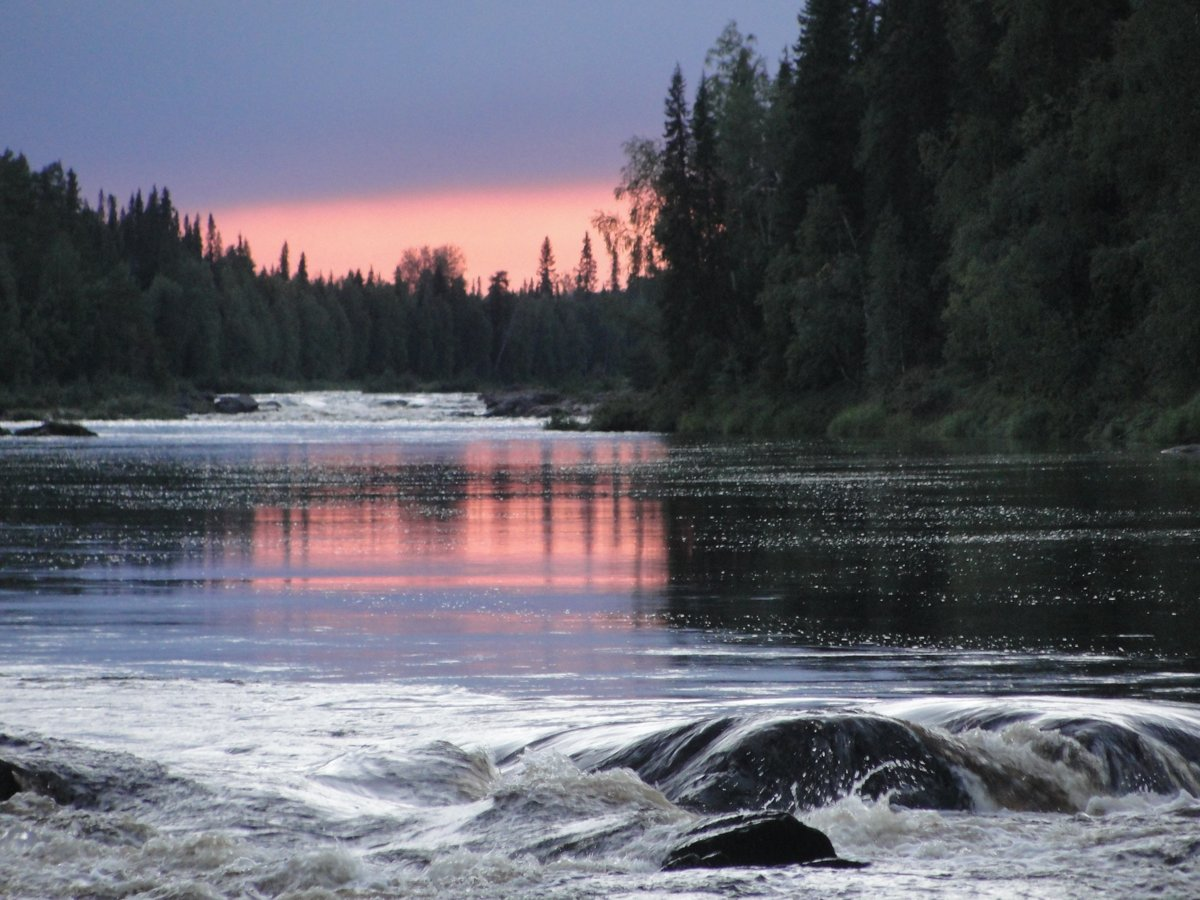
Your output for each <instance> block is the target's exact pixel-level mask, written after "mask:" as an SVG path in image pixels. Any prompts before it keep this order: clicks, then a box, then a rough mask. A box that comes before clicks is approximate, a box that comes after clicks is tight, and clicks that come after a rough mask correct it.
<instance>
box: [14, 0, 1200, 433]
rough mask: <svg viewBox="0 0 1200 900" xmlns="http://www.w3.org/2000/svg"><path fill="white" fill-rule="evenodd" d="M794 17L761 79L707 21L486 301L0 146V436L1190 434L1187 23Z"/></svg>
mask: <svg viewBox="0 0 1200 900" xmlns="http://www.w3.org/2000/svg"><path fill="white" fill-rule="evenodd" d="M798 26H799V29H798V30H799V36H798V38H797V39H796V42H795V44H794V45H793V46H792V47H791V48H790V50H789V52H788V53H787V54H786V55H785V56H784V58H783V59H781V60H778V61H768V60H765V59H764V58H763V57H762V56H761V55H759V53H758V51H757V45H756V42H755V39H754V38H753V36H747V35H742V34H741V33H739V32H738V31H737V28H736V26H735V25H734V24H733V23H731V24H730V26H729V27H727V28H726V30H725V31H724V32H723V33H722V34H721V35H720V36H719V37H718V38H717V40H716V43H715V44H714V46H713V48H712V50H711V51H710V53H709V54H708V57H707V58H706V61H705V70H704V74H703V76H702V77H701V78H700V79H699V81H698V83H697V84H695V85H694V86H692V88H693V89H689V86H688V85H687V84H685V82H684V80H683V77H682V74H681V72H680V70H679V69H678V68H676V69H675V72H674V74H673V76H672V77H671V79H670V82H669V87H668V92H667V96H666V99H665V103H664V117H663V131H662V134H661V136H660V137H657V138H653V139H651V138H640V137H639V138H632V139H630V140H629V141H627V142H626V144H625V153H626V165H625V167H624V168H623V170H622V172H621V178H620V183H619V184H618V185H617V187H616V188H615V191H614V194H615V199H616V200H617V201H618V203H619V204H621V205H622V207H623V209H622V211H621V213H619V214H618V213H611V212H604V211H597V213H596V215H595V217H594V218H593V219H592V221H591V223H590V226H591V227H590V230H588V231H586V232H585V233H584V235H583V240H582V245H581V248H580V250H579V257H578V262H577V263H576V264H573V265H572V264H565V265H560V264H559V263H558V262H557V261H556V256H555V251H554V248H552V247H551V246H550V242H549V240H548V239H547V240H546V241H544V242H543V243H542V246H541V247H540V250H538V248H531V258H532V257H533V253H534V252H535V251H536V252H537V253H538V255H537V259H538V270H537V271H538V274H537V276H536V278H534V279H532V280H530V281H527V282H526V283H524V284H522V285H519V286H517V285H511V284H510V283H509V279H508V275H507V273H506V272H503V271H499V272H496V273H494V274H492V275H491V276H490V277H489V278H487V280H486V285H485V284H484V281H483V280H482V279H476V280H475V281H474V283H473V284H472V283H468V282H467V279H466V278H465V276H464V272H465V271H466V267H465V260H464V258H463V255H462V253H461V251H460V250H458V248H456V247H454V246H443V247H437V248H430V247H421V248H409V249H408V250H405V251H403V252H402V253H401V254H400V262H399V263H398V265H397V266H396V269H395V272H394V273H393V274H392V276H391V278H390V279H389V278H387V277H385V276H384V275H382V274H381V273H377V272H374V271H369V272H368V273H367V274H366V275H365V276H364V275H363V273H362V272H361V271H353V272H349V273H346V274H345V275H344V276H340V277H335V276H334V275H332V274H325V275H320V274H313V273H310V272H309V271H308V265H307V262H306V259H305V256H304V254H303V253H300V254H299V257H298V261H296V260H294V259H293V256H292V255H291V254H290V253H289V248H288V246H287V244H286V243H285V244H284V245H283V247H282V248H281V249H280V251H279V256H278V261H277V262H273V263H271V264H269V265H264V264H261V263H259V262H256V261H255V259H254V257H253V256H252V254H251V251H250V247H249V245H248V243H247V242H246V241H245V240H244V239H243V238H242V237H241V236H238V238H237V240H236V242H234V243H232V244H230V243H226V242H225V241H224V240H223V239H222V235H221V232H220V230H219V229H218V227H217V224H216V222H215V221H214V220H213V217H212V216H211V215H209V216H208V217H207V220H206V221H204V220H202V218H201V216H200V215H199V214H196V215H189V214H184V215H183V216H182V220H181V216H180V212H179V211H178V210H177V209H176V208H175V207H174V205H173V203H172V200H171V197H170V193H169V191H168V190H167V189H166V188H163V189H161V190H159V189H158V188H157V187H155V188H153V189H152V190H151V191H150V193H149V195H148V196H146V197H143V195H142V193H141V192H140V191H139V192H137V193H136V194H135V195H134V196H132V197H130V198H129V200H128V202H127V203H126V204H125V205H123V206H122V205H119V204H118V201H117V200H116V198H114V197H113V196H111V195H105V194H104V193H103V192H101V193H100V195H99V197H98V198H97V199H96V201H95V205H94V206H93V205H92V204H91V203H89V202H88V201H86V200H84V199H83V198H82V197H81V196H80V191H79V185H78V180H77V178H76V176H75V173H74V172H73V171H71V170H69V169H67V170H64V168H63V167H62V165H61V164H60V163H53V164H51V165H49V166H47V167H45V168H44V169H42V170H41V171H34V170H33V169H31V168H30V166H29V164H28V162H27V161H26V159H25V158H24V157H23V156H20V155H16V154H14V153H13V152H12V151H6V152H5V153H4V154H3V155H2V156H0V419H2V420H6V421H7V420H13V419H24V418H49V417H53V418H89V417H90V418H107V417H129V416H158V417H161V416H176V415H182V414H186V413H187V412H193V411H199V409H198V407H197V404H199V405H200V406H203V404H204V402H205V401H203V400H199V401H198V400H197V399H196V398H198V397H199V398H203V397H204V396H206V395H208V394H216V393H254V392H256V391H258V392H261V391H271V392H277V391H284V390H302V389H318V388H329V387H339V388H345V387H354V388H358V389H363V390H367V391H385V390H386V391H406V390H416V389H454V390H467V391H476V392H480V393H488V392H491V393H497V392H502V391H507V392H510V393H513V392H516V393H520V392H527V393H528V392H536V391H555V392H558V393H559V394H561V395H563V397H565V398H573V399H574V400H577V401H579V403H577V404H575V405H574V406H572V405H571V404H570V403H565V401H564V403H562V404H560V406H559V408H558V409H557V411H556V410H555V409H546V410H545V412H546V415H545V417H546V418H547V420H548V424H549V426H550V427H556V428H582V427H591V428H594V429H601V430H603V429H607V430H652V431H661V432H676V433H680V434H684V435H694V434H716V435H731V436H732V435H744V436H749V437H799V438H822V439H832V440H841V441H884V442H892V443H902V442H908V441H938V442H946V443H978V442H989V441H990V442H1006V443H1010V444H1016V445H1023V446H1024V445H1052V444H1058V445H1069V444H1079V443H1087V444H1091V445H1108V446H1122V445H1135V446H1157V447H1166V446H1173V445H1181V444H1196V443H1200V367H1198V366H1197V348H1198V347H1200V255H1198V254H1197V253H1196V252H1195V251H1196V247H1198V246H1200V156H1198V155H1197V154H1196V153H1195V147H1196V146H1200V114H1198V113H1197V106H1196V103H1195V97H1197V96H1200V57H1198V56H1197V55H1196V54H1195V47H1196V46H1197V45H1200V17H1198V16H1197V15H1196V14H1195V10H1194V9H1193V8H1192V7H1191V6H1190V5H1189V3H1188V2H1187V0H1160V2H1156V3H1140V4H1139V3H1130V2H1128V0H1106V2H1103V3H1096V4H1091V5H1090V6H1088V7H1087V8H1086V10H1076V11H1075V12H1073V13H1072V14H1070V15H1066V14H1063V13H1062V12H1061V5H1060V4H1057V3H1055V2H1053V0H1034V2H1031V3H1024V4H1017V5H1013V4H1010V3H1004V2H1000V0H989V2H982V3H969V4H968V3H956V2H944V0H916V2H903V3H902V2H899V0H877V2H856V0H850V2H847V0H810V2H809V3H808V4H807V5H806V6H805V8H804V11H803V12H802V13H800V15H799V16H798ZM1062 48H1069V51H1070V52H1064V51H1063V50H1062ZM593 236H598V239H597V240H596V241H595V242H594V243H593V240H592V238H593ZM208 402H210V401H208ZM581 404H582V405H581ZM543 406H544V405H543ZM585 420H586V424H585Z"/></svg>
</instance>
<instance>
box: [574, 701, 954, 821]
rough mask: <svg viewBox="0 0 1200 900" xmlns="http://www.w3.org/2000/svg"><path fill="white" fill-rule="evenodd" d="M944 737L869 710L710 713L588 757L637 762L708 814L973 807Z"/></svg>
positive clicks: (606, 762) (647, 775) (686, 803)
mask: <svg viewBox="0 0 1200 900" xmlns="http://www.w3.org/2000/svg"><path fill="white" fill-rule="evenodd" d="M944 744H945V740H944V738H941V737H939V736H937V735H934V734H932V733H931V732H928V731H926V730H924V729H921V728H919V727H918V726H915V725H910V724H907V723H903V722H900V721H897V720H895V719H888V718H885V717H882V716H870V715H832V716H830V715H824V716H798V717H794V718H786V719H753V718H752V719H745V720H739V719H729V718H722V719H708V720H702V721H699V722H693V723H690V724H688V725H686V726H683V727H681V728H673V729H670V730H668V731H664V732H659V733H657V734H653V735H650V736H649V737H646V738H643V739H642V740H640V741H637V742H636V743H634V744H632V745H630V746H628V747H624V748H622V749H620V750H617V751H615V752H610V753H606V754H602V755H599V754H580V755H579V756H578V760H579V762H580V764H581V765H584V766H587V767H590V768H597V769H607V768H614V767H621V766H623V767H627V768H631V769H633V770H634V771H635V772H637V773H638V775H639V776H640V777H641V778H642V779H643V780H644V781H646V782H648V783H650V784H652V785H654V786H655V787H656V788H658V789H659V790H661V791H662V792H663V793H664V794H666V796H667V797H668V798H670V799H671V800H672V801H673V802H675V803H678V804H679V805H680V806H683V807H685V808H689V809H694V810H699V811H701V812H709V813H722V812H733V811H735V810H742V809H768V810H779V811H790V810H793V809H814V808H817V807H820V806H824V805H826V804H828V803H830V802H832V801H834V800H836V799H838V798H839V797H843V796H846V795H848V794H850V793H858V794H860V795H862V796H865V797H870V798H872V799H878V798H880V797H884V796H886V797H888V798H889V800H890V801H891V802H892V803H895V804H896V805H898V806H907V807H914V808H925V809H970V808H971V798H970V796H969V794H968V793H967V791H966V790H965V788H964V786H963V784H962V782H961V781H960V779H959V778H958V777H957V775H956V773H955V765H956V764H957V762H958V761H957V758H956V757H955V756H954V755H953V754H952V753H948V752H947V750H948V748H947V747H946V746H943V745H944Z"/></svg>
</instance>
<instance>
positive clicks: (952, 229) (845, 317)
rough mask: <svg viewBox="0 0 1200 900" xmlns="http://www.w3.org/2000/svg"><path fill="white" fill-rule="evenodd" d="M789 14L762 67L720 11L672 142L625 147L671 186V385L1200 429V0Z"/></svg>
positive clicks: (879, 3)
mask: <svg viewBox="0 0 1200 900" xmlns="http://www.w3.org/2000/svg"><path fill="white" fill-rule="evenodd" d="M798 19H799V25H800V31H799V38H798V40H797V41H796V43H795V44H794V46H793V47H792V48H791V49H790V51H789V53H788V54H786V56H785V58H784V59H783V60H782V61H781V63H780V64H779V65H778V67H777V68H775V70H774V71H773V72H769V71H768V66H767V64H766V62H765V61H764V60H763V58H762V57H761V56H760V55H759V54H758V52H757V50H756V46H755V42H754V39H753V37H744V36H742V35H741V34H740V33H739V32H738V31H737V29H736V27H735V26H733V25H731V26H730V27H729V28H727V29H726V31H725V32H724V33H723V34H722V35H721V36H720V38H719V39H718V41H717V43H716V45H715V46H714V48H713V50H712V51H711V53H710V54H709V56H708V59H707V61H706V67H705V73H704V75H703V77H702V78H701V79H700V80H699V83H698V84H697V85H696V86H695V89H694V91H692V92H691V93H690V94H689V92H688V90H687V86H686V85H685V83H684V80H683V77H682V75H681V74H680V70H679V69H678V68H676V70H675V73H674V76H673V78H672V79H671V81H670V85H669V89H668V93H667V97H666V102H665V116H664V129H663V133H662V137H661V139H658V140H654V141H646V140H635V141H633V142H631V143H630V145H628V146H627V151H628V156H629V161H630V162H629V166H628V167H627V169H626V173H625V176H626V177H625V181H624V184H623V187H624V188H625V189H626V190H627V191H630V192H634V191H636V190H637V189H638V187H639V185H645V184H651V185H653V187H654V203H655V205H656V208H655V210H654V225H653V229H652V233H653V237H654V239H655V241H656V245H657V248H658V252H659V254H660V256H661V263H662V272H661V275H660V280H661V285H660V290H661V315H662V321H661V327H662V335H663V338H664V345H665V361H666V368H665V373H664V375H665V377H664V380H663V383H662V385H661V387H660V391H661V393H662V395H663V396H669V397H672V398H673V399H672V403H675V404H677V405H678V404H679V403H680V401H682V405H683V406H684V407H686V406H688V405H690V406H691V407H693V408H694V409H696V410H698V411H699V413H698V415H699V417H700V420H701V421H704V416H705V415H706V414H707V415H710V416H711V415H712V410H713V409H714V399H713V398H718V400H717V401H716V403H715V406H716V407H719V406H720V402H719V399H720V398H736V397H745V396H747V395H753V396H758V397H761V396H764V395H765V396H769V397H772V398H775V399H776V400H778V401H780V403H781V404H783V405H784V406H786V404H787V403H788V402H799V401H802V400H803V399H804V398H806V397H814V396H822V395H824V396H828V395H830V394H831V393H832V394H836V395H839V396H843V397H851V398H854V397H858V398H868V400H869V403H868V404H867V405H871V404H874V408H875V409H876V411H877V412H878V413H879V414H880V416H882V417H886V416H889V415H892V416H894V415H896V414H901V415H907V416H913V415H915V416H917V417H920V416H926V417H929V416H946V417H948V418H947V421H949V422H950V426H949V427H951V428H952V429H953V427H959V428H967V427H968V426H967V424H966V421H967V419H969V418H970V417H971V415H975V416H976V417H984V416H986V415H991V416H992V417H993V419H994V420H996V421H1000V420H1003V421H1006V422H1007V423H1008V424H1009V425H1010V426H1012V427H1013V428H1014V429H1016V430H1020V429H1021V427H1026V428H1028V429H1030V430H1032V431H1034V432H1038V431H1041V432H1046V433H1050V434H1054V433H1062V434H1080V433H1083V432H1086V431H1087V430H1088V429H1092V430H1095V429H1097V428H1104V427H1107V428H1108V429H1109V430H1110V431H1111V432H1113V436H1119V433H1120V432H1121V431H1122V430H1123V429H1125V428H1128V427H1132V425H1133V418H1136V416H1138V415H1141V416H1142V417H1143V419H1144V418H1145V417H1146V416H1147V415H1150V414H1151V413H1148V412H1147V410H1158V411H1164V410H1171V409H1178V408H1180V407H1187V408H1188V409H1190V411H1191V416H1192V422H1193V423H1194V424H1195V425H1196V426H1200V395H1197V389H1198V388H1200V375H1198V374H1197V367H1196V361H1197V353H1198V352H1200V253H1197V250H1196V248H1197V247H1200V154H1197V153H1196V149H1195V148H1196V147H1198V146H1200V102H1198V101H1197V97H1200V54H1197V53H1196V47H1198V46H1200V10H1198V8H1197V7H1196V5H1195V4H1194V3H1192V2H1189V0H1140V2H1138V0H1086V2H1084V0H1022V2H1019V3H1014V2H1011V0H875V2H872V0H809V2H808V3H807V4H806V6H805V9H804V11H803V12H802V13H801V14H800V15H799V17H798ZM777 408H782V406H777ZM705 410H707V411H708V412H707V413H706V412H705ZM971 410H974V412H971ZM955 411H957V417H955V416H954V415H951V414H952V413H954V412H955ZM996 421H993V422H992V423H991V424H992V425H993V426H994V425H995V424H996ZM955 422H957V426H955V424H954V423H955ZM710 424H711V423H710ZM742 424H745V423H742Z"/></svg>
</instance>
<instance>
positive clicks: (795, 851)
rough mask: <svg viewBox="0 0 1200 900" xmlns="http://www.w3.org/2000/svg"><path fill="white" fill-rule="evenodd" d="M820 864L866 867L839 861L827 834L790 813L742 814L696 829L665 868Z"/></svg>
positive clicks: (709, 821) (724, 817)
mask: <svg viewBox="0 0 1200 900" xmlns="http://www.w3.org/2000/svg"><path fill="white" fill-rule="evenodd" d="M816 862H829V863H833V864H835V865H837V864H840V865H843V866H846V867H856V866H860V865H862V864H861V863H852V862H850V861H849V860H842V859H839V858H838V855H837V853H836V852H835V851H834V849H833V843H832V842H831V841H830V840H829V838H828V837H827V836H826V835H825V833H824V832H821V831H818V830H817V829H815V828H810V827H809V826H807V825H805V824H804V823H803V822H801V821H799V820H798V819H797V818H796V817H795V816H793V815H790V814H789V813H778V812H775V813H772V812H766V813H738V814H736V815H732V816H722V817H720V818H717V819H710V820H708V821H706V822H703V823H701V824H700V825H698V826H697V827H695V828H693V829H692V830H691V831H689V832H688V833H687V834H685V835H684V836H683V839H682V840H681V841H680V842H679V843H678V844H677V845H676V846H675V847H673V848H672V849H671V852H670V853H668V854H667V858H666V859H665V860H664V861H663V868H664V869H716V868H724V867H727V866H792V865H810V864H812V863H816Z"/></svg>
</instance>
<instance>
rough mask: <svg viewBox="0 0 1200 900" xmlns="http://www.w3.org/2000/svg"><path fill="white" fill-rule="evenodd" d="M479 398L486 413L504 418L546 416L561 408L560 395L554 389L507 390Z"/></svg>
mask: <svg viewBox="0 0 1200 900" xmlns="http://www.w3.org/2000/svg"><path fill="white" fill-rule="evenodd" d="M481 399H482V400H483V405H484V406H486V407H487V413H486V414H487V415H489V416H497V417H500V418H506V419H517V418H538V417H547V416H550V415H552V414H553V412H554V410H561V409H562V395H561V394H559V393H557V392H555V391H507V392H504V393H498V394H483V395H481Z"/></svg>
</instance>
